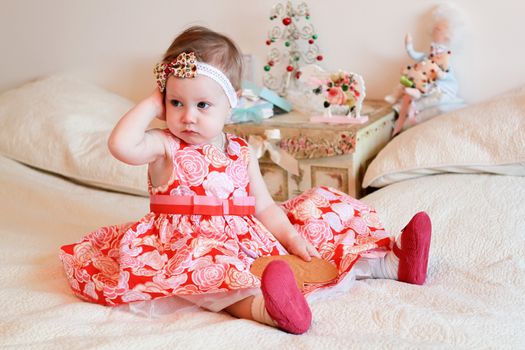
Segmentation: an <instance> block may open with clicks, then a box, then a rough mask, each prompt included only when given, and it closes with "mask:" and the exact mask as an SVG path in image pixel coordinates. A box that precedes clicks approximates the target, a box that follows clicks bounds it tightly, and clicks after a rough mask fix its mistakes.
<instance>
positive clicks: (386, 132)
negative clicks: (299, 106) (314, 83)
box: [225, 100, 395, 202]
mask: <svg viewBox="0 0 525 350" xmlns="http://www.w3.org/2000/svg"><path fill="white" fill-rule="evenodd" d="M362 114H363V115H367V116H368V122H367V123H364V124H354V125H352V124H327V123H312V122H310V121H309V118H310V117H309V116H307V115H304V114H300V113H297V112H291V113H287V114H283V115H279V116H275V117H272V118H270V119H266V120H264V121H262V122H261V123H242V124H230V125H227V126H226V128H225V130H226V131H227V132H230V133H233V134H236V135H239V136H241V137H244V138H246V139H248V137H249V136H258V137H261V138H264V135H265V132H268V131H269V132H271V131H274V133H275V130H278V131H279V132H278V134H280V140H278V141H277V145H276V146H278V147H280V149H281V150H283V151H285V152H287V153H288V154H290V155H291V156H293V157H294V158H295V159H296V160H297V161H298V165H299V174H298V175H293V174H291V173H289V172H288V171H286V170H285V169H283V168H282V167H281V166H279V165H277V164H275V163H274V162H272V160H271V159H270V157H269V156H268V154H265V156H264V157H262V158H261V159H260V160H259V166H260V168H261V173H262V174H263V177H264V180H265V182H266V184H267V186H268V189H269V190H270V193H271V194H272V196H273V199H274V200H275V201H277V202H281V201H285V200H287V199H289V198H292V197H294V196H296V195H298V194H300V193H302V192H303V191H305V190H307V189H309V188H311V187H314V186H330V187H334V188H336V189H338V190H340V191H343V192H345V193H348V194H350V195H351V196H353V197H355V198H360V197H361V196H363V195H364V191H363V189H362V188H361V182H362V179H363V175H364V172H365V170H366V167H367V166H368V164H369V162H370V161H371V160H372V158H373V157H374V156H375V155H376V154H377V153H378V152H379V150H380V149H381V148H383V147H384V146H385V145H386V143H387V142H388V141H389V140H390V138H391V136H390V135H391V133H392V129H393V125H394V118H395V112H394V111H393V110H392V108H391V107H390V105H388V104H387V103H385V102H383V101H374V100H370V101H365V104H364V106H363V111H362Z"/></svg>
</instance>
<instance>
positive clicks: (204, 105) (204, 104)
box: [197, 102, 210, 109]
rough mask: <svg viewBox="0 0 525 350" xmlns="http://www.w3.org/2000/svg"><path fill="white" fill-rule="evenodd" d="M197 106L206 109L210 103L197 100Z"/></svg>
mask: <svg viewBox="0 0 525 350" xmlns="http://www.w3.org/2000/svg"><path fill="white" fill-rule="evenodd" d="M197 107H198V108H200V109H208V108H209V107H210V104H209V103H207V102H199V103H197Z"/></svg>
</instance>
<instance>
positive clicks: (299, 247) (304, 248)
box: [285, 234, 321, 261]
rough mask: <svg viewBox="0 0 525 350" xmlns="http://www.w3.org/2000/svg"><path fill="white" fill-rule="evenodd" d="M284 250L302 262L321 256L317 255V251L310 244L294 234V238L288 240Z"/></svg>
mask: <svg viewBox="0 0 525 350" xmlns="http://www.w3.org/2000/svg"><path fill="white" fill-rule="evenodd" d="M285 248H286V250H288V252H289V253H290V254H293V255H296V256H298V257H300V258H301V259H303V260H304V261H310V260H312V258H311V257H312V256H315V257H316V258H321V254H319V252H318V251H317V249H315V248H314V246H313V245H312V244H311V243H310V242H308V241H307V240H306V239H304V238H303V237H301V236H300V235H298V234H295V235H294V236H292V237H290V239H288V242H287V244H286V246H285Z"/></svg>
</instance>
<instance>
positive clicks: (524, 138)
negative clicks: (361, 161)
mask: <svg viewBox="0 0 525 350" xmlns="http://www.w3.org/2000/svg"><path fill="white" fill-rule="evenodd" d="M446 172H450V173H482V172H484V173H494V174H503V175H516V176H525V86H524V87H521V88H518V89H515V90H512V91H510V92H508V93H506V94H503V95H501V96H497V97H495V98H492V99H490V100H488V101H485V102H482V103H478V104H475V105H472V106H469V107H466V108H462V109H458V110H455V111H453V112H450V113H447V114H443V115H441V116H438V117H435V118H433V119H431V120H429V121H427V122H425V123H422V124H420V125H417V126H416V127H413V128H411V129H408V130H407V131H405V132H403V133H401V134H400V135H398V136H397V137H395V138H394V139H393V140H392V141H391V142H390V143H388V144H387V145H386V146H385V148H383V149H382V150H381V151H380V152H379V154H378V155H377V156H376V158H375V159H374V160H373V161H372V162H371V163H370V165H369V167H368V169H367V171H366V173H365V176H364V179H363V187H369V186H370V187H382V186H386V185H388V184H391V183H394V182H398V181H402V180H406V179H409V178H413V177H419V176H424V175H430V174H438V173H446Z"/></svg>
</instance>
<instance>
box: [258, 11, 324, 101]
mask: <svg viewBox="0 0 525 350" xmlns="http://www.w3.org/2000/svg"><path fill="white" fill-rule="evenodd" d="M270 20H271V21H274V20H278V21H279V22H280V23H282V25H279V24H276V25H274V27H273V28H272V29H271V30H270V31H269V32H268V39H267V40H266V45H268V46H273V47H272V48H271V49H270V52H269V53H268V55H267V61H266V65H265V66H264V71H265V74H264V77H263V83H264V85H265V86H266V87H268V88H269V89H272V90H274V91H275V92H277V93H278V94H279V95H281V96H284V95H286V91H287V89H288V87H289V86H290V82H291V81H293V80H295V79H299V77H300V76H301V71H300V68H301V66H303V65H304V64H310V63H313V62H315V61H321V60H322V59H323V56H322V55H321V54H320V53H319V47H318V46H317V44H316V40H317V34H316V33H315V30H314V27H313V25H312V24H311V23H310V11H309V10H308V5H307V4H306V3H305V2H301V3H300V4H299V5H297V6H296V7H295V8H294V6H293V4H292V2H291V1H287V2H286V5H283V4H282V3H279V4H277V5H275V6H274V7H273V8H272V11H271V13H270ZM278 45H282V46H280V47H279V46H278ZM305 46H306V47H305ZM272 73H274V74H272Z"/></svg>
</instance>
